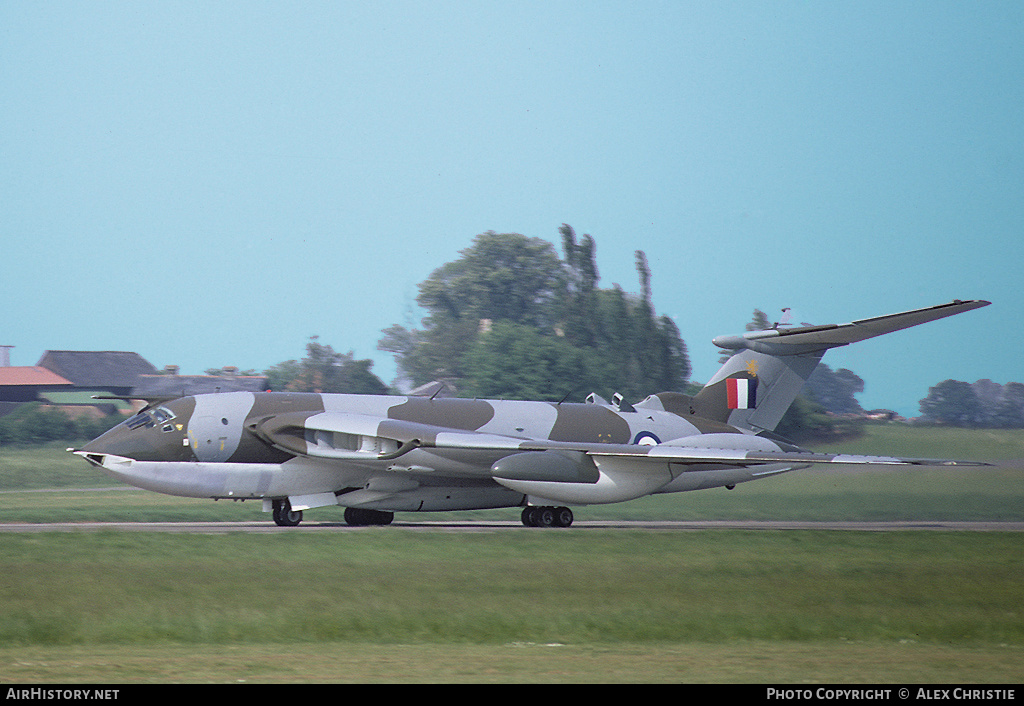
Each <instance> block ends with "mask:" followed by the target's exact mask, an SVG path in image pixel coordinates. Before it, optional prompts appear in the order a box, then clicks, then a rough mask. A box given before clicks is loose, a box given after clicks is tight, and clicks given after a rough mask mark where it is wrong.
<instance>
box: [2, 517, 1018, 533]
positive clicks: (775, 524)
mask: <svg viewBox="0 0 1024 706" xmlns="http://www.w3.org/2000/svg"><path fill="white" fill-rule="evenodd" d="M368 529H381V528H370V527H350V526H348V525H346V524H344V523H341V522H304V523H303V524H301V525H299V526H298V527H278V526H277V525H275V524H274V523H273V522H54V523H32V524H30V523H8V524H0V532H88V531H95V530H123V531H126V532H181V533H192V534H227V533H230V532H255V533H262V534H268V533H278V532H359V531H363V530H368ZM387 529H388V530H390V531H414V532H509V531H520V532H573V531H576V532H586V531H587V530H595V529H602V530H607V529H621V530H630V529H640V530H658V531H665V532H694V531H701V530H723V529H727V530H761V531H768V530H776V531H786V530H788V531H792V530H837V531H857V532H894V531H922V530H924V531H945V532H1024V522H928V521H922V522H791V521H785V520H766V521H753V520H748V521H744V520H708V521H693V522H690V521H659V520H653V521H619V520H581V521H577V522H575V523H573V525H572V527H570V528H568V529H546V530H545V529H541V528H535V527H524V526H523V525H522V524H521V523H519V522H513V521H480V520H465V521H449V522H430V521H422V522H401V521H396V522H395V523H394V524H392V525H390V526H389V527H388V528H387Z"/></svg>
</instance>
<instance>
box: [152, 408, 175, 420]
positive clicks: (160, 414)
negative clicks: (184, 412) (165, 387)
mask: <svg viewBox="0 0 1024 706" xmlns="http://www.w3.org/2000/svg"><path fill="white" fill-rule="evenodd" d="M153 419H155V420H156V421H157V422H158V423H163V422H169V421H171V420H172V419H174V412H172V411H171V410H169V409H167V408H166V407H157V408H156V409H154V410H153Z"/></svg>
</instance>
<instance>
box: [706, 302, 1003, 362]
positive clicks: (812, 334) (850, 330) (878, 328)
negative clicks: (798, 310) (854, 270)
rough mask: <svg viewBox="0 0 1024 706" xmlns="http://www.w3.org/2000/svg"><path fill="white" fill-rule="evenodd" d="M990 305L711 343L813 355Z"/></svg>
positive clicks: (935, 309) (934, 309)
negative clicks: (813, 353)
mask: <svg viewBox="0 0 1024 706" xmlns="http://www.w3.org/2000/svg"><path fill="white" fill-rule="evenodd" d="M990 303H991V302H987V301H984V300H981V299H974V300H971V301H961V300H959V299H957V300H955V301H952V302H950V303H948V304H940V305H938V306H930V307H927V308H924V309H915V310H913V311H904V312H902V313H899V314H889V315H887V316H876V317H874V318H871V319H861V320H859V321H851V322H850V323H848V324H829V325H826V326H801V327H798V328H789V329H779V328H773V329H768V330H767V331H750V332H748V333H745V334H742V335H740V336H718V337H717V338H715V339H713V340H712V343H714V344H715V345H716V346H718V347H719V348H725V349H728V350H742V349H749V350H752V351H757V352H758V353H767V354H769V355H798V354H801V353H812V352H816V351H824V350H827V349H829V348H835V347H837V346H845V345H847V344H849V343H855V342H857V341H863V340H865V339H868V338H874V337H875V336H881V335H883V334H886V333H892V332H893V331H900V330H902V329H905V328H910V327H911V326H917V325H918V324H923V323H927V322H929V321H935V320H936V319H944V318H946V317H947V316H953V315H955V314H961V313H963V312H965V311H971V310H972V309H980V308H981V307H983V306H988V305H989V304H990Z"/></svg>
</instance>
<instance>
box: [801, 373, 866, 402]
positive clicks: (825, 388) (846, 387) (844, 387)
mask: <svg viewBox="0 0 1024 706" xmlns="http://www.w3.org/2000/svg"><path fill="white" fill-rule="evenodd" d="M804 392H805V393H806V396H807V397H811V398H813V399H814V400H815V401H816V402H818V403H819V404H820V405H821V406H822V407H823V408H824V409H825V410H826V411H828V412H831V413H832V414H859V413H861V412H863V411H864V410H863V408H861V406H860V403H859V402H858V401H857V400H856V398H854V395H855V394H858V393H860V392H864V381H863V380H862V379H861V378H860V377H859V376H858V375H857V374H856V373H854V372H852V371H850V370H847V369H846V368H840V369H839V370H836V371H833V370H832V368H830V367H829V366H828V365H826V364H825V363H818V367H817V368H815V369H814V372H813V373H811V377H809V378H808V379H807V384H806V387H804Z"/></svg>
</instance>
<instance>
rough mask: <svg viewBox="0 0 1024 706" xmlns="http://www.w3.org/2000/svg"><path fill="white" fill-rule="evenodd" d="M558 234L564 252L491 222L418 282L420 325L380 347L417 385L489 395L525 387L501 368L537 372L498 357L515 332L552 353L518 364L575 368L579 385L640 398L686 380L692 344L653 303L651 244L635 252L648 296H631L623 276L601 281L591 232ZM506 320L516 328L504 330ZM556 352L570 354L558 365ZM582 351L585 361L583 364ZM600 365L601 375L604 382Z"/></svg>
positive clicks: (390, 332)
mask: <svg viewBox="0 0 1024 706" xmlns="http://www.w3.org/2000/svg"><path fill="white" fill-rule="evenodd" d="M559 233H560V235H561V239H562V249H563V252H564V258H565V259H564V260H561V259H559V258H558V256H557V255H556V254H555V252H554V248H553V247H552V246H551V245H550V244H549V243H547V242H546V241H543V240H540V239H539V238H527V237H526V236H523V235H519V234H516V233H504V234H498V233H495V232H493V231H488V232H487V233H483V234H481V235H479V236H477V237H476V238H475V239H474V241H473V245H472V246H470V247H469V248H466V249H464V250H462V251H461V252H460V255H461V257H460V259H459V260H456V261H454V262H450V263H447V264H445V265H442V266H441V267H439V268H437V269H436V270H434V272H433V273H431V275H430V277H429V278H428V279H427V280H426V281H424V282H423V283H421V284H420V294H419V296H418V297H417V302H418V303H419V304H420V305H421V306H422V307H423V308H424V309H426V311H427V315H426V316H425V317H424V318H423V320H422V322H421V323H422V328H419V329H417V328H413V327H411V326H400V325H394V326H390V327H388V328H386V329H384V330H383V332H382V333H383V336H382V338H381V339H380V341H379V342H378V348H379V349H380V350H385V351H388V352H391V353H393V354H394V355H395V357H396V361H397V362H398V366H399V370H400V374H401V375H402V376H404V377H406V378H408V379H409V380H411V381H412V383H413V384H415V385H422V384H424V383H427V382H430V381H432V380H440V379H455V380H458V381H459V385H458V387H459V389H460V390H461V391H462V393H464V394H476V395H487V394H490V393H489V392H485V390H495V389H499V388H500V389H501V390H504V391H505V394H506V396H516V395H518V394H519V393H518V392H515V391H514V389H513V390H512V391H511V392H510V391H509V385H508V384H503V385H498V386H497V387H495V378H494V377H493V372H494V371H495V370H497V369H501V370H503V371H504V372H503V374H505V375H510V376H515V375H523V376H534V374H535V373H536V372H537V371H536V370H534V369H533V368H529V369H518V368H515V367H508V366H503V365H501V363H502V361H499V360H491V358H492V357H496V356H498V355H499V352H498V351H495V350H494V348H493V346H494V345H495V343H494V342H495V341H504V342H505V344H506V345H508V346H512V345H513V342H512V341H511V340H510V339H509V336H510V335H512V333H516V334H517V335H520V336H522V337H525V338H528V340H530V341H531V342H532V344H533V345H535V346H537V347H538V350H539V351H543V353H544V355H545V356H548V359H547V362H546V363H544V364H543V365H542V364H541V362H540V359H539V358H537V357H536V356H535V357H533V358H526V359H523V360H521V363H523V362H524V361H525V362H526V363H529V364H530V365H539V366H540V367H541V368H545V369H548V370H558V371H559V374H572V375H574V376H575V377H576V382H577V384H578V386H579V387H583V384H584V382H587V384H589V385H591V386H592V388H593V389H595V390H597V391H601V390H604V391H605V392H607V394H611V392H615V391H618V392H621V393H622V394H623V395H624V396H626V397H628V398H635V399H642V398H643V397H645V396H647V395H648V394H651V393H653V392H660V391H664V390H681V389H683V388H684V387H685V385H686V380H687V379H688V378H689V375H690V361H689V357H688V354H687V350H686V345H685V344H684V343H683V341H682V339H681V338H680V336H679V331H678V329H677V328H676V326H675V324H674V323H673V322H672V321H671V319H669V318H668V317H665V316H662V317H658V316H657V315H656V314H655V312H654V306H653V303H652V301H651V286H650V282H651V273H650V268H649V266H648V264H647V258H646V256H645V255H644V253H643V252H642V251H640V250H638V251H636V266H637V272H638V275H639V278H640V285H641V291H642V295H641V296H640V297H632V296H629V295H627V294H626V293H625V292H623V291H622V289H621V288H620V287H619V286H618V285H615V286H614V287H613V288H612V289H610V290H608V289H600V288H598V286H597V282H598V272H597V264H596V251H597V246H596V243H595V242H594V239H593V238H592V237H591V236H589V235H584V236H582V238H578V237H577V236H576V233H575V231H574V230H573V229H572V227H571V226H569V225H568V224H562V226H561V227H560V228H559ZM499 324H514V327H511V328H510V327H507V326H501V327H500V330H498V329H499ZM528 330H529V331H530V332H531V333H530V335H529V336H527V333H526V332H527V331H528ZM491 333H497V334H498V335H496V336H493V337H491V339H490V342H489V343H487V344H486V345H484V341H483V340H482V337H483V336H485V335H489V334H491ZM556 339H557V340H556ZM478 343H479V344H481V345H480V346H477V344H478ZM475 346H477V347H475ZM517 350H518V349H517ZM550 356H563V357H565V361H562V362H560V363H558V364H557V365H555V364H554V362H553V360H552V359H551V358H550ZM581 356H582V357H581ZM583 359H586V360H587V361H588V363H587V368H586V370H581V369H580V368H579V365H578V364H579V361H580V360H583ZM571 371H575V372H571ZM594 372H597V373H600V374H601V375H602V376H603V377H602V379H601V381H598V380H597V378H596V376H595V375H594V374H593V373H594ZM540 377H541V378H542V377H543V375H540ZM538 379H539V378H538ZM598 382H601V384H602V386H600V387H598ZM605 386H607V387H605ZM526 387H530V385H526ZM512 388H516V386H514V385H512ZM587 391H589V390H587ZM605 392H602V394H605ZM585 394H586V391H585V392H583V395H585ZM550 396H551V393H547V394H544V395H541V397H542V398H545V397H550Z"/></svg>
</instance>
